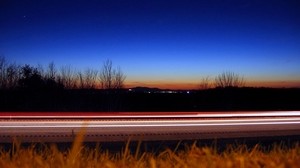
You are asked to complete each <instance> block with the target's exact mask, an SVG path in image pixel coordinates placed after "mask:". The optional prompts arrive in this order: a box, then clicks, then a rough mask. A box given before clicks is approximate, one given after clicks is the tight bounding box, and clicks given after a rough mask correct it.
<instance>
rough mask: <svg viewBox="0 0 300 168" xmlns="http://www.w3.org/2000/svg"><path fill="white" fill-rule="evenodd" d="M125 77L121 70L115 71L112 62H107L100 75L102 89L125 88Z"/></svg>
mask: <svg viewBox="0 0 300 168" xmlns="http://www.w3.org/2000/svg"><path fill="white" fill-rule="evenodd" d="M125 78H126V77H125V75H124V74H123V72H122V71H121V68H120V67H118V68H117V69H113V66H112V61H111V60H106V61H105V62H104V64H103V66H102V69H101V71H100V73H99V79H100V84H101V87H102V89H109V90H110V89H121V88H123V87H124V81H125Z"/></svg>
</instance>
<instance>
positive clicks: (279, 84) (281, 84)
mask: <svg viewBox="0 0 300 168" xmlns="http://www.w3.org/2000/svg"><path fill="white" fill-rule="evenodd" d="M199 86H200V82H198V83H197V82H165V81H164V82H146V81H143V82H130V81H127V82H125V88H133V87H150V88H159V89H174V90H193V89H199V88H200V87H199ZM210 87H212V88H213V87H214V84H213V83H211V84H210ZM245 87H270V88H300V80H299V81H296V80H295V81H246V85H245Z"/></svg>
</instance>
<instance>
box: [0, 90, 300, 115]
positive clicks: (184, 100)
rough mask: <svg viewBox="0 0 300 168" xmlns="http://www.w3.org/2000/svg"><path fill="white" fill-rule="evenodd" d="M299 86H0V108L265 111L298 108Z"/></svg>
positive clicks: (18, 109)
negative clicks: (165, 88)
mask: <svg viewBox="0 0 300 168" xmlns="http://www.w3.org/2000/svg"><path fill="white" fill-rule="evenodd" d="M299 102H300V89H299V88H286V89H276V88H215V89H208V90H200V91H197V90H194V91H189V93H187V91H178V92H177V93H162V92H161V91H157V90H156V91H153V90H152V92H151V93H148V91H128V90H127V89H126V90H125V89H124V90H117V91H116V90H114V91H107V90H97V89H91V90H88V89H85V90H84V89H72V90H67V89H52V90H35V89H32V90H29V89H23V90H22V89H16V90H0V111H103V112H104V111H116V112H117V111H124V112H126V111H130V112H134V111H141V112H142V111H152V112H156V111H160V112H162V111H170V112H176V111H239V110H241V111H249V110H254V111H266V110H299V109H300V103H299Z"/></svg>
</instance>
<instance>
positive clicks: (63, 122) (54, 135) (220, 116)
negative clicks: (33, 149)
mask: <svg viewBox="0 0 300 168" xmlns="http://www.w3.org/2000/svg"><path fill="white" fill-rule="evenodd" d="M79 132H83V133H84V134H85V141H86V142H109V141H127V140H129V139H130V140H132V141H134V140H142V141H157V140H201V139H216V138H245V137H272V136H290V135H297V136H299V135H300V111H274V112H272V111H269V112H187V113H185V112H179V113H177V112H176V113H170V112H163V113H158V112H155V113H150V112H146V113H144V112H140V113H139V112H137V113H128V112H126V113H84V112H83V113H78V112H76V113H70V112H68V113H59V112H56V113H51V112H47V113H45V112H40V113H37V112H34V113H25V112H21V113H20V112H1V113H0V143H10V142H12V141H13V140H14V139H15V138H16V139H18V140H20V141H21V142H72V141H73V140H74V138H75V136H76V135H77V134H78V133H79Z"/></svg>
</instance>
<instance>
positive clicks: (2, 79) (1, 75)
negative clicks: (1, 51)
mask: <svg viewBox="0 0 300 168" xmlns="http://www.w3.org/2000/svg"><path fill="white" fill-rule="evenodd" d="M6 68H7V62H6V59H5V58H4V57H3V56H1V57H0V89H5V88H6Z"/></svg>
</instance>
